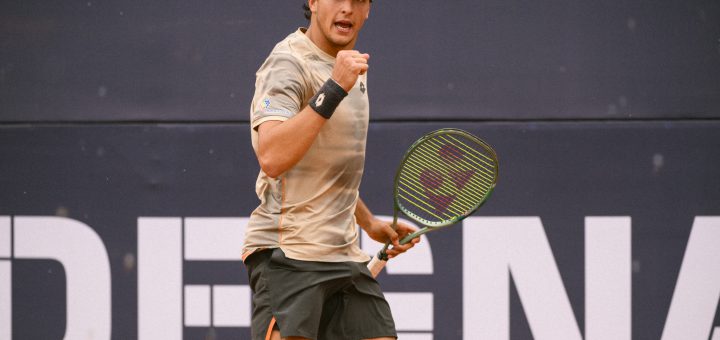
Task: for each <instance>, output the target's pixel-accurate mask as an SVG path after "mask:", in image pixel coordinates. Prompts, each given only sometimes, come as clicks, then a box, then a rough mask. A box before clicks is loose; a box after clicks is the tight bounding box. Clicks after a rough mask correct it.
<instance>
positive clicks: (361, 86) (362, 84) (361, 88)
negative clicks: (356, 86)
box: [360, 82, 365, 94]
mask: <svg viewBox="0 0 720 340" xmlns="http://www.w3.org/2000/svg"><path fill="white" fill-rule="evenodd" d="M360 92H362V93H363V94H365V83H363V82H360Z"/></svg>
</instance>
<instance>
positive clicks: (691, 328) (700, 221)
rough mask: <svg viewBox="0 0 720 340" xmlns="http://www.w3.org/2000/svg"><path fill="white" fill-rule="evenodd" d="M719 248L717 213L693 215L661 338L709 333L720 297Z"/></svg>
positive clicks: (691, 339)
mask: <svg viewBox="0 0 720 340" xmlns="http://www.w3.org/2000/svg"><path fill="white" fill-rule="evenodd" d="M719 249H720V217H717V216H716V217H707V216H698V217H696V218H695V222H694V223H693V228H692V231H691V232H690V240H689V241H688V245H687V248H686V250H685V257H684V258H683V263H682V266H681V267H680V274H679V275H678V279H677V284H676V285H675V292H674V293H673V297H672V302H671V303H670V311H669V312H668V316H667V321H666V322H665V329H664V330H663V334H662V340H676V339H677V340H695V339H697V340H705V339H708V338H709V337H710V332H712V327H713V318H714V316H715V311H716V310H717V304H718V301H719V300H720V251H718V250H719ZM715 332H716V333H717V328H716V331H715ZM718 337H720V335H717V334H716V335H715V336H714V337H713V339H715V338H718Z"/></svg>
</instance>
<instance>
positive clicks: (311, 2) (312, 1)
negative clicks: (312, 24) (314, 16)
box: [308, 0, 317, 13]
mask: <svg viewBox="0 0 720 340" xmlns="http://www.w3.org/2000/svg"><path fill="white" fill-rule="evenodd" d="M308 7H310V12H313V13H315V12H316V11H317V0H308Z"/></svg>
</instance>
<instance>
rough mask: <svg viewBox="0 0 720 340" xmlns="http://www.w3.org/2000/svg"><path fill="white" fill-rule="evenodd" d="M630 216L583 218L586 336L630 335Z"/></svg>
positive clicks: (617, 339) (619, 338)
mask: <svg viewBox="0 0 720 340" xmlns="http://www.w3.org/2000/svg"><path fill="white" fill-rule="evenodd" d="M631 290H632V227H631V220H630V217H586V218H585V339H587V340H596V339H598V340H599V339H613V340H630V339H631V338H632V293H631Z"/></svg>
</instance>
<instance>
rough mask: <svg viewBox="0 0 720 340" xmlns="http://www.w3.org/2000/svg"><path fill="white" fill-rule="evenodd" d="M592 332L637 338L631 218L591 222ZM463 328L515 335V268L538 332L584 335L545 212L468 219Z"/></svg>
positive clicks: (492, 335) (485, 334)
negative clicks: (512, 309)
mask: <svg viewBox="0 0 720 340" xmlns="http://www.w3.org/2000/svg"><path fill="white" fill-rule="evenodd" d="M585 224H586V227H585V242H586V250H585V267H586V320H585V321H586V323H585V324H586V330H587V332H586V339H620V340H622V339H630V337H631V328H630V320H631V296H630V295H631V294H630V289H631V280H630V275H631V272H630V270H631V262H632V261H631V257H630V253H631V249H630V247H631V242H630V231H631V230H630V218H628V217H588V218H586V221H585ZM463 261H464V264H463V292H464V295H463V297H464V298H463V302H464V307H463V317H464V318H463V320H464V322H463V324H464V330H465V331H464V334H466V336H473V337H477V338H488V339H510V309H509V308H510V301H509V299H510V281H509V280H510V275H512V278H513V279H514V281H515V286H516V288H517V291H518V295H519V297H520V301H521V302H522V305H523V309H524V311H525V315H526V317H527V320H528V323H529V325H530V330H531V331H532V333H533V337H534V338H535V339H540V340H543V339H548V340H550V339H582V336H581V333H580V330H579V329H578V326H577V322H576V320H575V317H574V315H573V312H572V307H571V305H570V301H569V299H568V296H567V293H566V292H565V288H564V285H563V283H562V279H561V277H560V272H559V271H558V268H557V265H556V263H555V259H554V257H553V254H552V250H551V249H550V244H549V242H548V240H547V236H546V235H545V231H544V229H543V226H542V222H541V221H540V218H539V217H470V218H467V219H466V220H465V221H464V226H463Z"/></svg>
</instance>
